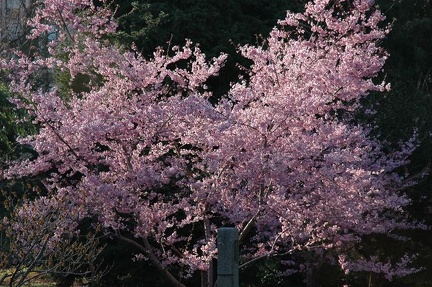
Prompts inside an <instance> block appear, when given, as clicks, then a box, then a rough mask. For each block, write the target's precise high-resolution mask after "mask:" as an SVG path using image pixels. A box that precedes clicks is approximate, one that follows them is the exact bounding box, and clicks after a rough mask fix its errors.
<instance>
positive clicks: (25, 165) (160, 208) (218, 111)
mask: <svg viewBox="0 0 432 287" xmlns="http://www.w3.org/2000/svg"><path fill="white" fill-rule="evenodd" d="M351 2H352V3H351ZM382 20H383V15H382V14H381V13H380V12H379V11H378V10H376V9H375V8H374V7H373V1H363V0H355V1H344V0H339V1H331V0H314V1H311V2H309V3H307V4H306V6H305V11H304V12H303V13H301V14H293V13H290V12H289V13H287V16H286V18H285V19H283V20H280V21H279V23H278V26H277V27H276V28H274V29H273V31H272V32H271V33H270V35H269V37H268V39H267V41H265V43H263V45H262V46H261V47H255V46H244V47H239V51H240V52H241V53H242V55H243V56H244V57H246V58H248V59H250V60H251V62H252V65H251V67H250V70H249V76H248V77H247V78H245V79H240V80H239V82H238V83H234V84H233V85H232V87H231V89H230V91H229V93H228V94H227V95H226V96H225V97H224V98H223V99H221V100H220V101H219V102H218V103H217V104H213V103H211V102H210V100H209V98H210V96H211V91H207V90H206V86H205V82H206V80H207V79H208V78H209V77H212V76H216V75H217V73H218V71H219V69H220V67H221V66H222V65H223V62H224V60H225V58H226V56H225V55H221V56H220V57H218V58H215V59H212V60H211V61H207V60H206V58H205V56H204V55H203V54H202V53H201V51H200V50H199V48H197V47H195V46H194V45H193V44H192V43H191V42H190V41H188V42H187V43H186V45H185V46H184V47H173V48H172V50H171V51H168V52H165V51H163V50H161V49H158V50H156V52H155V53H154V57H153V58H152V59H150V60H148V59H144V58H143V57H142V56H140V54H139V53H138V51H136V50H135V49H134V48H133V47H132V49H130V50H126V49H124V48H117V47H115V46H113V45H111V44H110V43H109V40H107V39H109V37H107V35H108V34H109V33H110V32H112V31H114V30H115V27H116V25H115V21H114V19H113V17H112V14H111V12H110V10H109V9H108V7H107V6H104V5H101V6H98V7H96V6H93V1H90V0H79V1H78V0H73V1H71V0H45V1H43V5H42V6H40V8H39V9H38V10H37V12H36V14H35V17H34V18H33V20H32V21H30V23H29V24H30V25H31V26H32V27H33V33H32V35H31V37H35V38H36V37H41V36H43V35H44V33H55V34H56V35H57V37H52V40H51V42H50V43H49V47H48V55H44V54H35V55H32V56H25V55H23V54H21V53H19V52H17V53H16V57H14V58H13V59H12V60H10V61H6V60H4V61H3V62H2V68H4V69H8V70H9V71H11V89H12V90H13V91H14V92H15V93H16V94H17V98H16V102H17V103H18V104H19V105H20V106H21V107H25V108H26V109H28V110H29V111H30V112H31V114H32V116H33V117H34V122H35V124H37V125H38V126H39V127H40V129H39V132H38V133H37V134H35V135H34V136H30V137H28V138H24V139H21V142H22V143H26V144H29V145H31V146H32V147H33V148H34V150H35V151H36V152H37V154H38V156H37V157H36V158H31V159H29V160H26V161H22V162H18V163H14V164H13V165H11V167H10V168H9V170H7V171H6V173H5V174H6V175H7V176H8V177H22V176H29V175H38V174H46V180H45V183H46V188H47V195H44V196H41V197H40V198H38V199H36V200H34V201H30V202H28V203H27V204H26V205H25V206H24V207H23V212H22V215H23V216H28V217H31V216H32V215H31V214H32V212H34V213H39V212H41V211H42V210H46V209H50V208H53V206H59V205H61V206H63V207H62V208H61V209H59V208H57V210H61V212H64V213H66V214H69V218H70V219H71V222H74V224H75V225H73V224H72V223H71V222H69V223H68V227H71V226H77V225H78V224H79V222H80V220H82V219H84V218H89V217H90V218H97V220H98V222H100V223H101V224H102V226H103V227H104V230H105V231H106V233H107V234H108V235H111V236H117V237H119V238H123V239H125V240H129V242H133V244H135V245H137V246H140V247H141V250H142V251H143V254H142V255H143V256H144V257H148V258H149V259H150V260H151V261H152V263H153V264H161V266H165V267H169V266H170V265H171V264H181V265H184V266H187V267H188V269H187V270H188V272H193V271H195V270H206V269H207V268H208V266H209V262H210V261H211V258H213V257H214V256H215V255H216V249H215V236H216V233H217V228H218V227H220V226H222V225H225V224H226V225H235V226H236V227H238V229H239V230H240V233H241V235H240V236H241V238H240V240H241V241H242V250H243V252H244V254H243V255H244V258H246V259H250V260H253V259H254V258H256V257H263V256H273V255H278V254H290V253H295V252H296V251H300V250H306V251H307V250H314V252H318V251H317V250H328V251H331V252H326V253H325V254H326V255H329V256H333V257H334V258H335V262H339V264H340V266H341V267H342V268H343V269H344V270H346V271H348V270H349V269H352V270H368V271H373V272H383V273H385V274H386V276H387V278H391V277H392V276H395V275H396V276H397V275H404V274H406V273H409V272H411V271H414V270H411V269H409V268H407V267H406V264H407V263H408V261H409V260H408V259H407V258H403V260H402V261H401V262H400V264H397V265H395V266H392V265H391V264H390V263H389V262H387V261H384V262H381V263H380V261H379V260H377V258H362V257H360V258H358V257H359V256H357V258H356V259H357V260H355V261H353V258H351V257H350V250H351V249H350V248H349V247H352V246H354V245H355V244H357V243H359V242H360V241H361V239H362V236H364V235H368V234H373V233H377V234H387V235H390V234H391V233H392V232H393V231H395V230H398V229H406V228H411V227H414V226H413V225H410V224H408V223H407V222H406V221H405V219H404V217H403V209H402V208H403V207H404V206H406V205H407V204H408V203H409V201H408V200H407V198H405V197H404V196H401V195H400V194H399V190H400V188H401V187H402V186H403V184H404V182H403V178H402V177H401V176H399V175H397V174H396V173H394V170H395V169H396V168H397V167H400V166H401V165H403V164H405V163H406V156H407V155H409V153H410V152H411V151H412V148H413V147H412V145H411V144H407V145H406V146H405V147H404V148H403V149H402V150H401V151H400V152H398V153H394V154H384V153H383V152H382V148H381V145H380V143H379V142H378V141H376V140H374V139H371V138H369V137H368V132H369V130H368V128H367V127H366V128H365V127H361V126H358V125H356V124H353V121H351V111H353V110H355V109H356V108H357V107H358V105H359V100H360V99H361V98H362V97H364V96H366V95H367V94H368V93H369V92H371V91H383V90H385V89H386V88H387V87H386V86H385V83H375V82H374V81H373V79H374V78H375V77H376V76H377V74H378V73H379V72H380V70H381V69H382V66H383V64H384V61H385V59H386V54H385V52H384V51H382V49H381V48H380V47H379V46H378V44H379V42H380V41H381V40H382V39H383V38H384V37H385V35H386V33H387V28H386V27H384V28H381V26H383V25H382V24H381V22H382ZM58 23H61V25H59V24H58ZM50 39H51V38H50ZM169 55H170V56H169ZM46 69H49V70H52V71H54V72H63V73H69V74H70V75H71V77H72V79H74V77H76V76H78V75H87V77H88V79H89V80H88V82H87V83H86V84H87V85H88V91H86V92H79V93H78V92H71V93H70V95H68V96H65V95H62V94H60V93H59V92H58V87H57V86H56V85H55V83H54V84H53V85H51V86H50V87H49V88H39V87H38V86H36V85H35V80H37V77H38V75H39V73H40V72H41V71H46ZM48 201H49V202H50V204H48V205H47V204H45V203H46V202H48ZM24 211H25V212H24ZM44 212H45V211H44ZM251 227H252V228H251ZM67 229H69V228H67ZM196 230H201V231H198V232H196ZM29 232H30V231H29ZM58 232H59V234H58V237H56V238H61V234H63V233H65V232H67V230H66V228H65V226H58ZM194 232H196V233H194ZM24 239H25V238H23V240H24ZM53 240H55V238H53ZM53 246H55V245H54V244H53ZM243 246H244V247H243ZM318 253H319V252H318ZM323 254H324V253H323ZM323 256H324V255H323ZM138 257H140V256H138ZM179 286H180V285H179Z"/></svg>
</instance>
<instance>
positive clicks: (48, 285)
mask: <svg viewBox="0 0 432 287" xmlns="http://www.w3.org/2000/svg"><path fill="white" fill-rule="evenodd" d="M13 271H14V270H13V269H0V279H1V278H3V276H5V275H8V274H12V273H13ZM37 274H38V273H37V272H30V273H29V275H28V276H27V278H32V277H34V276H36V275H37ZM10 279H11V278H10V277H7V278H6V279H5V280H4V282H3V283H1V282H0V286H9V283H10ZM13 286H15V284H14V285H13ZM22 286H26V287H27V286H28V287H53V286H56V283H55V282H54V281H53V280H52V279H51V278H50V277H49V276H48V275H41V276H39V277H36V278H34V279H33V280H31V281H29V282H27V283H26V284H24V285H22Z"/></svg>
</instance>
